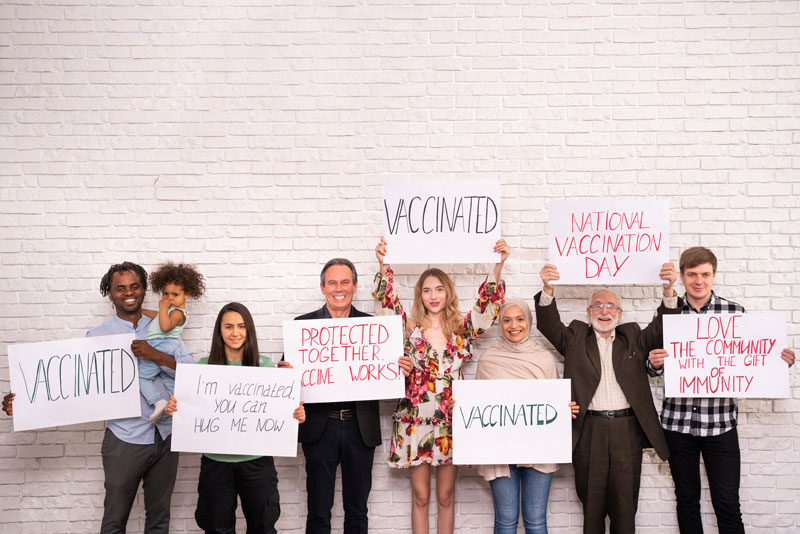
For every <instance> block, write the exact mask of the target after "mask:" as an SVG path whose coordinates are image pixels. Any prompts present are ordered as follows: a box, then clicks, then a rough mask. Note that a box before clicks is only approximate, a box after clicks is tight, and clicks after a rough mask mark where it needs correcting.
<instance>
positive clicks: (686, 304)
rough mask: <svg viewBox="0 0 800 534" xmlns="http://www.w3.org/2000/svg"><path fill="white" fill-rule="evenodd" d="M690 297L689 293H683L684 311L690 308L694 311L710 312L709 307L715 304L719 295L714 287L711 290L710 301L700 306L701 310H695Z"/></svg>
mask: <svg viewBox="0 0 800 534" xmlns="http://www.w3.org/2000/svg"><path fill="white" fill-rule="evenodd" d="M688 297H689V295H688V293H686V292H684V293H683V310H684V311H685V310H689V311H690V312H692V313H706V312H708V309H709V308H710V307H711V306H712V305H713V304H714V301H715V300H716V299H717V295H716V293H714V290H713V289H712V290H711V298H710V299H708V301H707V302H706V303H705V304H703V305H702V306H701V307H700V309H699V310H695V309H694V307H693V306H692V305H691V304H689V298H688Z"/></svg>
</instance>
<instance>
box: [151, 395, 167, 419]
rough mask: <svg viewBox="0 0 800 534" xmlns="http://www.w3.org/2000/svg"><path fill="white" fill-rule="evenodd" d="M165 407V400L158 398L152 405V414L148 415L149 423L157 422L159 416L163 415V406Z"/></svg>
mask: <svg viewBox="0 0 800 534" xmlns="http://www.w3.org/2000/svg"><path fill="white" fill-rule="evenodd" d="M166 407H167V401H165V400H164V399H160V400H158V401H156V403H155V404H154V405H153V415H151V416H150V422H151V423H157V422H158V421H159V419H161V416H162V415H164V408H166Z"/></svg>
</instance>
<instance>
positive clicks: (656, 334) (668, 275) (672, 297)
mask: <svg viewBox="0 0 800 534" xmlns="http://www.w3.org/2000/svg"><path fill="white" fill-rule="evenodd" d="M658 275H659V277H661V279H662V280H666V283H664V286H663V287H664V297H663V300H662V302H661V305H660V306H659V307H658V310H656V314H655V316H654V317H653V320H652V321H650V324H648V325H647V326H646V327H645V328H644V329H643V330H642V336H644V337H643V343H644V346H645V347H646V348H647V351H648V358H647V360H646V362H647V363H648V364H649V365H648V369H654V370H655V369H658V368H659V367H660V366H659V367H656V366H655V365H654V360H655V363H656V364H658V363H660V364H661V365H663V358H660V361H659V357H660V356H662V354H661V353H656V354H655V355H653V357H651V355H650V352H651V351H654V350H655V349H661V348H663V347H664V321H663V316H664V314H678V313H680V310H679V309H678V298H677V293H676V292H675V290H674V289H673V288H672V286H673V284H674V283H675V280H677V279H678V273H677V272H676V271H675V265H674V264H673V263H672V262H667V263H665V264H664V265H662V266H661V270H660V271H659V273H658ZM650 374H651V375H653V374H655V373H650Z"/></svg>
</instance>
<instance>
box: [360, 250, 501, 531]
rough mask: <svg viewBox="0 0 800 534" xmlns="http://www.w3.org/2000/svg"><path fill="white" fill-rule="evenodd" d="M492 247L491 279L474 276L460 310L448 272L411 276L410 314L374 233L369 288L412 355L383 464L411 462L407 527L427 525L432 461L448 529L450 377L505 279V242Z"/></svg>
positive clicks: (440, 524)
mask: <svg viewBox="0 0 800 534" xmlns="http://www.w3.org/2000/svg"><path fill="white" fill-rule="evenodd" d="M494 251H495V252H499V253H500V262H499V263H497V264H496V265H495V267H494V280H493V281H491V282H490V281H488V280H486V281H484V282H483V284H481V286H480V288H479V289H478V300H477V302H476V303H475V306H474V307H473V308H472V310H470V311H469V312H468V313H467V314H466V315H465V314H462V313H461V312H460V311H459V309H458V297H457V295H456V291H455V285H454V284H453V280H452V279H451V278H450V277H449V276H448V275H447V274H446V273H444V272H443V271H441V270H440V269H435V268H434V269H428V270H426V271H425V272H424V273H422V275H420V277H419V280H417V283H416V285H415V287H414V305H413V307H412V313H411V316H410V317H409V316H407V315H406V313H405V311H404V310H403V306H402V305H401V304H400V300H399V299H398V295H397V288H396V287H395V285H394V274H393V273H392V270H391V268H390V267H389V266H388V265H386V264H384V263H383V258H384V256H385V254H386V241H385V240H383V239H381V242H380V243H379V244H378V246H377V247H375V255H376V256H377V258H378V263H379V264H380V272H378V274H377V275H376V276H375V289H374V291H373V293H372V295H373V296H374V297H375V298H376V299H378V300H379V301H380V303H381V306H383V307H384V308H386V309H389V310H393V311H394V312H395V313H396V314H397V315H400V316H402V317H403V327H404V334H405V335H404V337H405V348H404V352H405V355H406V356H408V357H409V358H411V361H412V363H413V367H412V369H411V372H410V374H409V375H408V377H407V379H406V396H405V398H403V399H401V400H400V402H399V403H398V405H397V409H396V410H395V412H394V415H393V419H394V425H393V430H392V448H391V454H390V457H389V465H390V466H392V467H397V468H405V467H408V468H410V473H411V494H412V495H411V496H412V498H411V529H412V531H413V532H414V534H426V533H427V532H428V504H429V502H430V491H431V490H430V486H431V466H437V467H438V469H437V471H436V501H437V507H438V514H437V532H438V533H439V534H450V533H452V532H453V521H454V514H453V510H454V507H453V502H454V494H455V481H456V469H457V467H456V466H455V465H453V452H452V448H453V434H452V415H453V398H452V383H453V380H456V379H459V378H461V377H462V372H461V363H462V362H463V361H464V360H468V359H470V358H471V357H472V353H471V350H472V347H471V341H472V340H473V339H475V338H476V337H478V336H480V335H481V334H483V333H484V331H485V330H486V329H487V328H488V327H489V326H491V324H492V322H493V321H494V320H495V318H496V317H497V311H498V309H499V307H500V305H501V304H502V303H503V298H504V295H505V284H504V283H503V282H502V280H501V279H500V274H501V272H502V270H503V265H504V264H505V261H506V259H507V258H508V256H509V254H510V249H509V247H508V245H507V244H506V242H505V241H504V240H502V239H501V240H499V241H498V242H497V243H496V244H495V246H494Z"/></svg>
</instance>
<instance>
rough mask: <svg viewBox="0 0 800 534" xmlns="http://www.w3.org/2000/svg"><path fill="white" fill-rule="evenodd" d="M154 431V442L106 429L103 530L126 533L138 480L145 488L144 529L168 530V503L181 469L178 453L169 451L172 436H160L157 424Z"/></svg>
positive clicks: (152, 532)
mask: <svg viewBox="0 0 800 534" xmlns="http://www.w3.org/2000/svg"><path fill="white" fill-rule="evenodd" d="M153 433H154V434H155V436H154V438H153V439H154V441H153V444H152V445H134V444H132V443H127V442H125V441H122V440H121V439H119V438H118V437H117V436H115V435H114V433H113V432H111V430H108V429H106V434H105V436H104V437H103V445H102V447H101V449H100V452H101V455H102V458H103V472H104V473H105V488H106V497H105V501H104V502H103V522H102V524H101V526H100V533H101V534H124V532H125V529H126V528H127V525H128V516H129V515H130V513H131V506H133V500H134V499H135V498H136V492H137V491H138V490H139V482H142V485H143V488H144V511H145V521H144V531H145V533H146V534H167V533H168V532H169V505H170V501H171V500H172V488H173V487H174V486H175V475H176V474H177V473H178V453H177V452H172V451H170V442H171V438H172V436H168V437H167V439H166V440H164V439H161V434H159V433H158V430H156V429H155V427H154V428H153Z"/></svg>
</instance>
